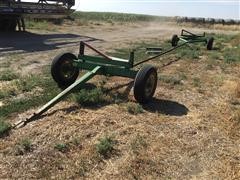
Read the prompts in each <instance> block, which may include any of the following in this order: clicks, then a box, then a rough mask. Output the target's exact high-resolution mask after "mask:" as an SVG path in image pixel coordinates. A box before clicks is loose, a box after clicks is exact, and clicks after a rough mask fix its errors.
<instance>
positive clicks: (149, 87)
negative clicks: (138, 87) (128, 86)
mask: <svg viewBox="0 0 240 180" xmlns="http://www.w3.org/2000/svg"><path fill="white" fill-rule="evenodd" d="M155 82H156V78H155V75H154V73H152V74H150V75H149V77H148V79H147V81H146V85H145V89H144V92H145V96H146V97H150V96H151V95H152V92H153V91H154V89H155Z"/></svg>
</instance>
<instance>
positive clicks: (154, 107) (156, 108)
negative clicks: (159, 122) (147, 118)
mask: <svg viewBox="0 0 240 180" xmlns="http://www.w3.org/2000/svg"><path fill="white" fill-rule="evenodd" d="M143 108H144V109H145V110H147V111H150V112H158V113H161V114H165V115H170V116H184V115H187V113H188V111H189V110H188V108H187V107H186V106H184V105H183V104H180V103H178V102H175V101H170V100H161V99H153V100H152V101H151V102H149V103H148V104H146V105H144V106H143Z"/></svg>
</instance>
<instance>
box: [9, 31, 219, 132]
mask: <svg viewBox="0 0 240 180" xmlns="http://www.w3.org/2000/svg"><path fill="white" fill-rule="evenodd" d="M213 40H214V39H213V37H206V36H205V33H204V34H203V35H196V34H193V33H191V32H188V31H186V30H183V31H182V34H181V35H180V36H177V35H173V37H172V41H171V43H172V46H173V47H172V48H170V49H167V50H163V49H162V48H160V47H144V49H145V50H146V53H147V54H152V52H154V55H149V57H148V58H146V59H144V60H141V61H138V62H135V58H134V56H135V55H134V54H135V53H136V50H133V51H131V52H130V54H129V59H121V58H118V57H111V56H109V55H106V54H104V53H102V52H100V51H99V50H97V49H96V48H94V47H92V46H91V45H90V44H88V43H86V42H80V49H79V54H78V56H75V55H74V54H72V53H61V54H59V55H58V56H56V57H55V58H54V59H53V61H52V66H51V75H52V77H53V79H54V81H55V82H56V83H57V84H58V86H59V87H60V88H62V89H63V91H62V92H61V93H60V94H58V95H57V96H56V97H55V98H53V99H52V100H50V101H49V102H48V103H47V104H45V105H44V106H42V107H41V108H40V109H38V110H37V111H36V112H35V113H34V114H33V115H32V116H31V117H29V118H27V119H25V120H23V121H19V122H17V123H15V124H14V126H13V127H12V128H18V127H23V126H25V125H26V124H28V123H29V122H32V121H35V120H37V119H39V118H40V117H41V115H42V114H43V113H45V112H46V111H48V110H49V109H50V108H51V107H53V106H54V105H55V104H57V103H58V102H60V101H61V100H63V99H64V98H65V97H66V96H67V95H69V94H70V93H72V92H73V91H75V90H77V89H81V87H83V86H84V84H85V83H86V82H87V81H89V80H90V79H92V78H93V77H94V76H96V75H105V76H120V77H126V78H130V79H134V85H133V93H134V98H135V99H136V101H137V102H139V103H143V104H144V103H147V102H149V101H150V100H151V99H152V97H153V95H154V93H155V90H156V88H157V81H158V76H157V69H156V68H155V67H154V66H152V65H150V64H145V63H146V62H149V61H151V60H154V59H156V58H158V57H160V56H163V55H165V54H168V53H170V52H172V51H174V50H176V49H179V48H184V47H186V46H189V45H190V44H195V43H204V44H205V45H206V48H207V49H208V50H212V48H213ZM86 48H90V49H91V50H92V51H94V52H95V53H96V54H98V55H97V56H92V55H87V54H86V53H85V52H86V51H85V49H86ZM191 49H192V48H191ZM192 50H193V51H195V50H194V49H192ZM149 52H150V53H149ZM81 70H85V71H87V72H86V73H85V74H84V75H83V76H82V77H80V78H79V79H78V76H79V71H81Z"/></svg>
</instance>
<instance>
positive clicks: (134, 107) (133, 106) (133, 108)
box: [124, 102, 144, 115]
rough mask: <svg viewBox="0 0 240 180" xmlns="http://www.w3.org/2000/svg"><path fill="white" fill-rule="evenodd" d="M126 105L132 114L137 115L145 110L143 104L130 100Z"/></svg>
mask: <svg viewBox="0 0 240 180" xmlns="http://www.w3.org/2000/svg"><path fill="white" fill-rule="evenodd" d="M124 107H125V109H126V110H127V112H128V113H130V114H134V115H137V114H140V113H143V112H144V111H143V108H142V106H141V105H140V104H138V103H133V102H128V103H126V104H125V106H124Z"/></svg>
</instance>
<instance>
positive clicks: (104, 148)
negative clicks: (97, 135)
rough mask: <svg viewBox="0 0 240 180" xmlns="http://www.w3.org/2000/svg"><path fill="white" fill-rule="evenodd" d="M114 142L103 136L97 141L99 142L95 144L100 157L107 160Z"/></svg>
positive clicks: (111, 138) (110, 138) (109, 137)
mask: <svg viewBox="0 0 240 180" xmlns="http://www.w3.org/2000/svg"><path fill="white" fill-rule="evenodd" d="M114 144H115V141H114V140H113V137H111V136H105V137H103V138H101V139H99V142H98V143H97V144H96V150H97V152H98V153H99V154H100V155H102V156H103V157H104V158H107V157H109V156H110V155H111V153H112V151H113V150H114V148H113V147H114Z"/></svg>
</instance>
